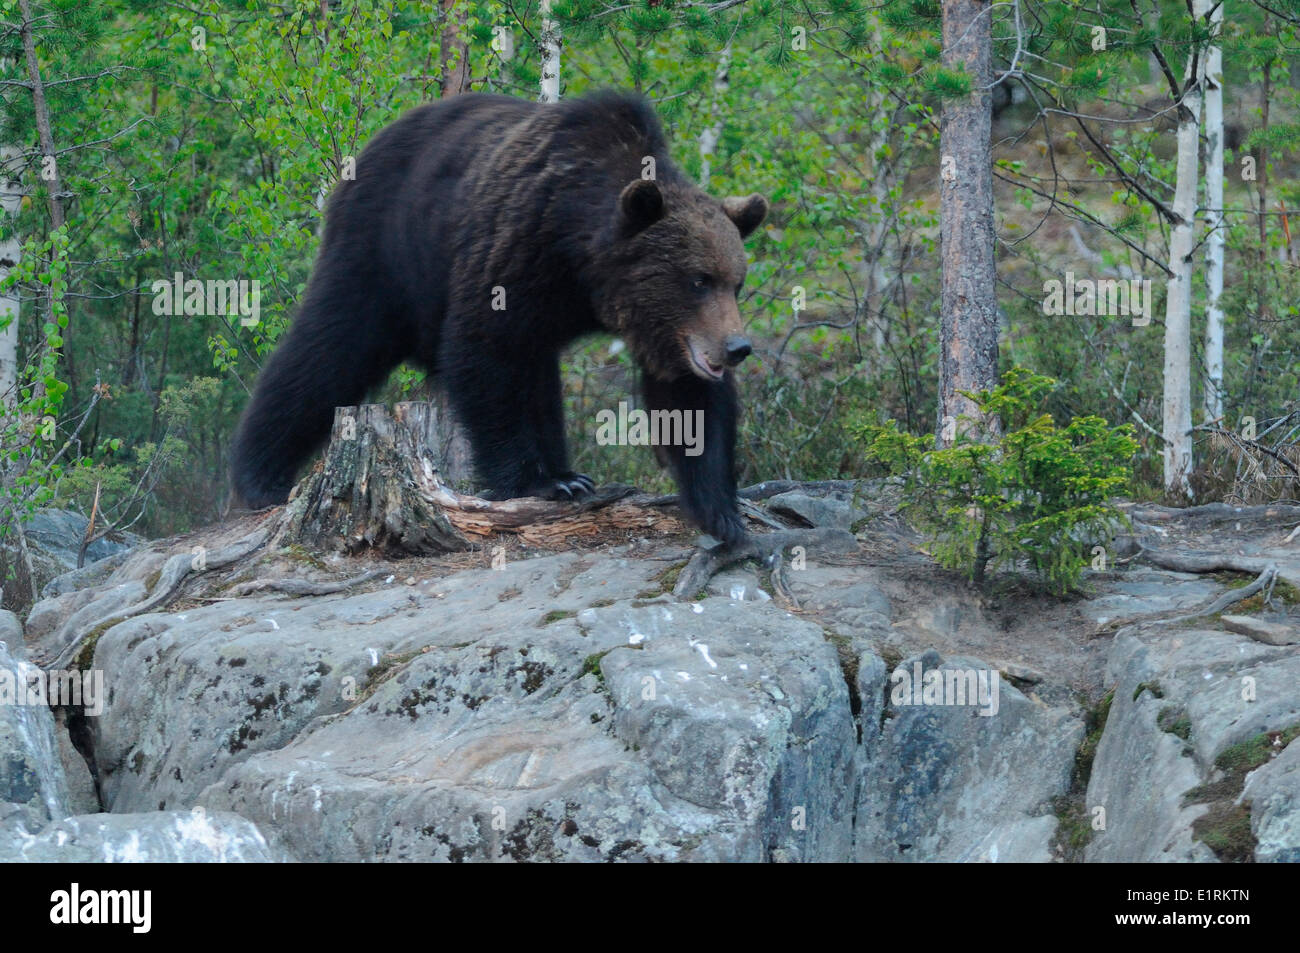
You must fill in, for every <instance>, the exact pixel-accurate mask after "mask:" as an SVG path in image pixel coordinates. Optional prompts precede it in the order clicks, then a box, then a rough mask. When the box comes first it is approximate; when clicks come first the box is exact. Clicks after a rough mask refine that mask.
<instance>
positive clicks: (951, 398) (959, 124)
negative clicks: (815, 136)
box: [939, 0, 998, 444]
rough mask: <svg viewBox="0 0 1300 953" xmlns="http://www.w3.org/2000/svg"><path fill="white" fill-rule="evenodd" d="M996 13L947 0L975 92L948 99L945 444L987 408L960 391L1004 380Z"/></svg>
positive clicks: (947, 32) (947, 61)
mask: <svg viewBox="0 0 1300 953" xmlns="http://www.w3.org/2000/svg"><path fill="white" fill-rule="evenodd" d="M989 19H990V10H989V3H988V0H943V50H944V52H943V65H944V67H945V68H946V69H948V70H958V69H961V68H962V67H964V68H965V72H966V74H967V75H968V76H969V77H970V80H971V92H970V95H969V96H966V97H964V98H962V99H945V100H944V102H943V108H942V115H941V118H940V125H939V153H940V179H941V182H940V205H939V217H940V224H939V230H940V248H941V259H942V267H943V274H942V279H941V290H940V313H941V321H942V323H941V329H940V355H939V362H940V365H939V366H940V372H939V373H940V382H939V440H940V443H941V444H946V443H948V442H949V440H950V438H951V437H952V436H954V435H955V429H954V428H955V427H958V426H960V423H959V420H960V416H961V415H963V414H965V415H967V416H970V417H977V416H978V414H979V409H978V407H976V405H975V404H974V402H973V401H971V400H969V399H968V398H966V397H963V396H962V395H961V393H960V392H961V391H963V390H966V391H973V390H985V389H988V388H991V387H992V386H994V384H995V383H996V382H997V373H998V322H997V293H996V285H995V274H994V255H993V245H994V236H993V166H992V156H991V152H990V145H989V137H990V134H991V130H992V121H993V112H992V96H991V95H990V94H989V85H990V82H991V70H990V56H991V50H992V40H991V32H990V26H989Z"/></svg>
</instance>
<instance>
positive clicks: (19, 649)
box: [0, 609, 23, 656]
mask: <svg viewBox="0 0 1300 953" xmlns="http://www.w3.org/2000/svg"><path fill="white" fill-rule="evenodd" d="M0 642H3V643H5V645H7V646H8V647H9V651H10V652H11V653H13V655H14V656H21V655H23V624H22V623H21V622H19V621H18V616H16V615H14V614H13V613H12V612H10V611H9V610H8V609H0Z"/></svg>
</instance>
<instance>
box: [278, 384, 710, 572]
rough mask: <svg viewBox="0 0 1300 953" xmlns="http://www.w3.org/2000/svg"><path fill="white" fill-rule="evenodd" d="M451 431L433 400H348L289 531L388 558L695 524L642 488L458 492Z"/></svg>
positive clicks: (317, 543) (287, 519) (300, 491)
mask: <svg viewBox="0 0 1300 953" xmlns="http://www.w3.org/2000/svg"><path fill="white" fill-rule="evenodd" d="M445 433H446V428H444V427H442V426H441V425H440V423H439V414H438V409H437V408H436V407H435V406H434V405H433V404H429V403H416V402H411V403H400V404H397V405H395V406H394V408H393V410H392V412H391V413H390V412H389V410H388V408H387V407H386V406H384V405H382V404H365V405H362V406H360V407H339V408H337V409H336V410H335V412H334V427H333V430H332V432H331V434H330V442H329V446H328V447H327V448H326V450H325V455H324V459H323V460H322V461H321V463H320V464H318V465H317V466H316V468H315V469H313V471H312V472H311V473H310V474H308V475H307V476H306V477H305V478H304V479H303V481H302V482H301V483H299V484H298V486H297V487H296V488H295V490H294V493H293V496H292V498H291V499H290V501H289V505H288V506H287V507H286V508H285V512H284V516H283V518H282V519H283V532H282V533H280V534H279V536H280V539H281V540H282V541H285V542H298V543H301V544H302V545H304V546H306V547H308V548H309V549H312V550H316V551H327V552H347V553H358V552H361V551H363V550H367V549H376V550H379V551H381V552H382V553H383V554H384V555H385V556H388V557H390V558H391V557H401V556H433V555H439V554H443V553H449V552H457V551H461V550H466V549H470V548H471V547H473V546H474V545H476V544H477V545H481V544H482V543H483V542H484V541H485V540H486V539H488V538H490V537H491V536H493V535H495V534H510V535H515V536H518V537H519V538H521V539H522V540H524V541H525V542H527V543H529V544H530V545H534V546H539V547H546V548H551V549H557V548H563V547H565V546H566V545H567V543H568V541H569V540H570V539H572V538H575V537H582V538H587V539H591V538H595V537H600V536H616V537H617V536H621V537H626V536H628V535H631V534H636V535H638V536H647V535H649V536H663V535H671V534H676V533H681V532H684V531H686V530H687V529H688V527H687V526H686V524H685V523H684V522H682V520H681V519H679V518H678V517H677V516H676V515H675V513H668V512H665V511H664V510H665V507H669V506H673V505H674V504H675V503H676V498H675V497H651V496H648V495H646V494H641V493H637V491H636V489H635V488H634V487H629V486H622V485H617V484H615V485H611V486H604V487H600V488H598V489H597V490H596V492H594V493H593V494H591V495H590V496H588V497H586V498H584V499H583V500H581V501H580V502H576V503H574V502H554V501H550V500H542V499H538V498H535V497H527V498H524V499H518V500H503V501H500V502H491V501H488V500H484V499H480V498H478V497H475V496H468V495H465V494H461V493H458V492H456V490H455V489H454V488H453V487H452V486H451V481H449V480H448V479H447V478H446V477H445V476H444V474H443V471H442V467H441V461H440V458H439V455H438V452H437V450H436V449H435V448H438V447H439V446H440V445H441V443H442V441H443V439H444V435H445Z"/></svg>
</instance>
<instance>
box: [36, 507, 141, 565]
mask: <svg viewBox="0 0 1300 953" xmlns="http://www.w3.org/2000/svg"><path fill="white" fill-rule="evenodd" d="M87 522H88V521H87V519H86V517H84V516H82V515H81V514H80V513H74V512H72V511H71V510H60V509H54V508H52V507H51V508H47V509H42V510H38V511H37V512H36V514H35V515H33V516H32V518H31V519H30V520H29V521H28V522H27V523H26V524H25V525H24V526H23V531H24V532H25V533H26V534H27V545H28V546H29V547H31V548H32V549H34V550H37V551H40V552H43V553H44V554H45V555H47V556H48V557H49V558H50V559H52V560H53V561H54V562H56V563H57V564H59V565H61V566H63V567H64V568H65V569H76V568H77V552H78V550H80V548H81V541H82V539H84V538H85V535H86V524H87ZM121 536H122V539H121V540H119V541H114V540H111V539H109V538H108V537H105V538H104V539H100V540H96V541H95V542H93V543H91V544H90V545H89V546H87V547H86V562H87V563H92V562H98V561H99V560H101V559H104V558H106V557H108V556H112V555H114V554H115V553H119V552H124V551H126V550H129V549H131V548H132V547H133V546H137V545H139V543H140V537H139V536H137V535H136V534H135V533H122V534H121Z"/></svg>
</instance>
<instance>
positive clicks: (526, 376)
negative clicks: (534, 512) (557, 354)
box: [440, 335, 590, 500]
mask: <svg viewBox="0 0 1300 953" xmlns="http://www.w3.org/2000/svg"><path fill="white" fill-rule="evenodd" d="M440 374H441V377H442V382H443V385H444V386H445V387H446V389H447V394H448V397H449V399H450V400H451V403H452V406H453V407H454V408H455V411H456V414H457V416H458V417H459V418H460V420H461V421H462V422H463V423H464V425H465V429H466V430H467V431H468V432H469V440H470V445H471V446H472V447H473V450H474V465H475V468H476V469H477V471H478V475H479V478H480V479H481V480H482V481H483V482H484V483H485V484H486V485H487V490H486V491H485V493H484V495H485V496H486V497H487V498H488V499H496V500H510V499H517V498H519V497H523V496H540V497H542V498H543V499H552V500H558V499H572V498H573V497H574V496H576V495H580V494H581V493H582V492H585V489H584V487H585V486H588V485H589V484H590V480H589V479H587V478H586V477H583V476H582V475H581V474H569V473H568V472H567V463H566V459H565V451H564V429H563V428H564V425H563V419H562V416H561V415H562V413H563V409H562V407H561V406H560V405H559V399H560V394H559V366H558V363H556V361H555V359H554V357H551V358H550V359H549V360H548V359H547V358H546V357H543V358H542V359H540V360H539V359H538V357H537V355H535V354H534V355H523V356H520V355H512V356H508V357H503V356H502V355H500V354H490V355H489V353H488V351H487V349H486V348H485V347H483V346H482V344H481V342H480V343H479V345H478V346H473V345H471V344H470V343H469V342H465V341H463V340H461V339H459V338H458V337H456V336H452V335H448V336H447V337H446V338H445V339H444V349H443V360H442V363H441V369H440ZM557 428H558V440H559V446H558V447H557V446H556V445H555V438H556V437H557ZM560 466H564V467H565V470H564V471H561V472H558V473H557V472H556V471H557V469H558V467H560Z"/></svg>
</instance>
